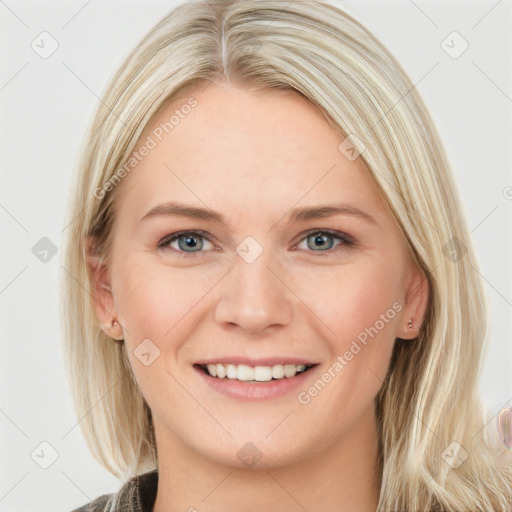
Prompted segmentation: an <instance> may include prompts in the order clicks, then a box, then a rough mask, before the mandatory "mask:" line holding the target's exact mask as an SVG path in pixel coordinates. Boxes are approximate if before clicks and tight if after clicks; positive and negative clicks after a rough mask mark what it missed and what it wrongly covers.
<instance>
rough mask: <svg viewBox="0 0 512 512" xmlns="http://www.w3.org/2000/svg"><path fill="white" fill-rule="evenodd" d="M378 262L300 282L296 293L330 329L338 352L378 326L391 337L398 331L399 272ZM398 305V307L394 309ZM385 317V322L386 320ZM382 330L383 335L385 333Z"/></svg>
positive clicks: (328, 332)
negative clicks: (393, 332)
mask: <svg viewBox="0 0 512 512" xmlns="http://www.w3.org/2000/svg"><path fill="white" fill-rule="evenodd" d="M382 263H383V262H382V261H380V262H378V261H374V262H370V263H368V262H367V263H366V264H361V265H352V266H350V267H349V266H346V267H340V268H338V269H336V270H333V269H332V268H331V269H329V270H328V271H327V272H324V271H322V272H317V273H316V275H315V276H314V277H311V276H310V277H308V278H307V279H304V278H302V279H301V280H297V281H296V285H295V286H296V288H295V289H296V290H299V293H297V295H299V297H300V298H303V300H304V302H305V303H306V304H307V306H309V307H310V309H311V311H312V312H313V313H315V316H316V318H317V319H318V320H320V321H321V322H322V323H323V324H324V325H325V326H326V327H327V328H328V329H327V330H325V331H324V332H325V333H326V336H328V337H329V338H330V339H332V340H335V341H333V343H332V345H334V346H335V348H336V350H337V351H338V353H339V351H340V350H342V351H344V348H345V347H346V344H347V342H348V343H349V344H350V341H351V340H353V339H356V338H357V337H358V335H360V334H361V333H363V334H362V335H361V338H364V333H365V332H366V330H367V329H371V328H372V327H373V326H375V324H377V325H376V327H377V330H378V331H379V334H382V335H383V336H387V335H388V334H390V333H391V332H392V331H393V330H394V329H393V327H394V326H395V324H396V322H397V320H398V318H397V317H398V312H397V310H399V309H401V305H398V302H397V298H400V297H401V295H400V293H399V289H398V286H397V283H398V282H399V276H398V274H397V269H396V268H394V267H391V266H389V267H388V268H386V267H385V266H383V264H382ZM393 304H395V306H393ZM383 317H384V323H383V321H382V318H383ZM381 331H382V333H381Z"/></svg>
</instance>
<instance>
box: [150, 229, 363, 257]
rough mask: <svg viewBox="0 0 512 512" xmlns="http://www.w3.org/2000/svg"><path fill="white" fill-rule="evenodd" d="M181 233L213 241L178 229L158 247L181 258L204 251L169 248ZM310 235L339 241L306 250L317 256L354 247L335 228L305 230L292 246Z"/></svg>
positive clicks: (192, 232) (198, 232)
mask: <svg viewBox="0 0 512 512" xmlns="http://www.w3.org/2000/svg"><path fill="white" fill-rule="evenodd" d="M183 235H193V236H195V237H198V238H204V239H206V240H208V241H209V242H210V243H213V242H211V240H210V239H209V238H208V236H207V234H206V233H205V232H204V231H201V230H198V231H178V232H176V233H171V234H169V235H166V236H165V237H164V238H162V239H161V240H160V242H158V249H163V250H167V249H168V250H171V251H173V252H176V253H177V254H179V255H180V256H181V257H183V258H194V257H196V255H198V254H200V253H202V252H204V251H195V252H186V251H181V250H179V249H173V248H171V247H170V244H171V243H172V242H174V241H175V240H177V239H178V238H180V237H181V236H183ZM311 235H329V236H331V237H333V238H337V239H338V240H339V241H340V242H341V243H339V244H338V245H335V246H334V247H333V248H331V249H325V250H323V251H313V250H310V251H308V252H313V253H316V252H318V253H319V256H329V255H330V254H334V253H337V252H339V251H340V250H343V249H344V248H348V247H354V246H355V245H356V243H355V240H354V239H353V238H352V237H351V236H349V235H347V234H345V233H342V232H340V231H336V230H331V229H316V230H311V231H308V232H306V233H305V234H304V235H303V236H302V238H301V239H300V240H299V241H298V242H297V243H296V244H295V245H294V246H293V248H294V249H295V247H296V246H297V245H299V244H300V243H301V242H302V241H303V240H306V239H307V238H309V237H310V236H311Z"/></svg>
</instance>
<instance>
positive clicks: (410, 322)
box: [407, 318, 412, 329]
mask: <svg viewBox="0 0 512 512" xmlns="http://www.w3.org/2000/svg"><path fill="white" fill-rule="evenodd" d="M407 327H408V328H409V329H412V318H411V319H410V320H409V323H408V324H407Z"/></svg>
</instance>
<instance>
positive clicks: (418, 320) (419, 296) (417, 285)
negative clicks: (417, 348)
mask: <svg viewBox="0 0 512 512" xmlns="http://www.w3.org/2000/svg"><path fill="white" fill-rule="evenodd" d="M428 296H429V285H428V279H427V277H426V276H425V274H424V273H423V272H422V271H421V270H420V269H419V268H416V269H415V271H414V274H413V277H412V279H411V280H410V283H409V287H408V289H407V293H406V296H405V307H404V311H403V316H402V326H401V329H400V332H399V334H398V337H399V338H401V339H404V340H413V339H415V338H417V337H418V336H419V333H420V329H421V326H422V324H423V319H424V317H425V313H426V309H427V304H428Z"/></svg>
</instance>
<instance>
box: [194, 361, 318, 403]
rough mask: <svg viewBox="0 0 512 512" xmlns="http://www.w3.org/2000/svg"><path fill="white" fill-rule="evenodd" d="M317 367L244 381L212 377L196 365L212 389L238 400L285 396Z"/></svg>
mask: <svg viewBox="0 0 512 512" xmlns="http://www.w3.org/2000/svg"><path fill="white" fill-rule="evenodd" d="M315 368H316V366H313V367H311V368H310V369H309V370H307V371H305V372H301V373H297V374H296V375H295V376H294V377H284V378H282V379H276V380H269V381H266V382H243V381H240V380H237V379H228V378H227V377H225V378H223V379H219V378H217V377H212V376H211V375H207V374H206V373H205V372H204V371H203V370H202V369H201V368H198V367H194V369H195V370H196V371H197V372H198V373H199V375H200V376H201V378H202V379H203V380H204V382H205V383H206V384H208V386H210V387H211V388H212V389H214V390H215V391H218V392H219V393H222V394H223V395H226V396H229V397H231V398H236V399H238V400H271V399H272V398H278V397H280V396H284V395H286V394H288V393H291V392H292V391H293V390H295V389H297V388H298V387H300V386H301V385H303V384H304V382H305V381H306V380H307V379H309V377H310V376H311V374H312V372H313V371H314V370H315Z"/></svg>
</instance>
